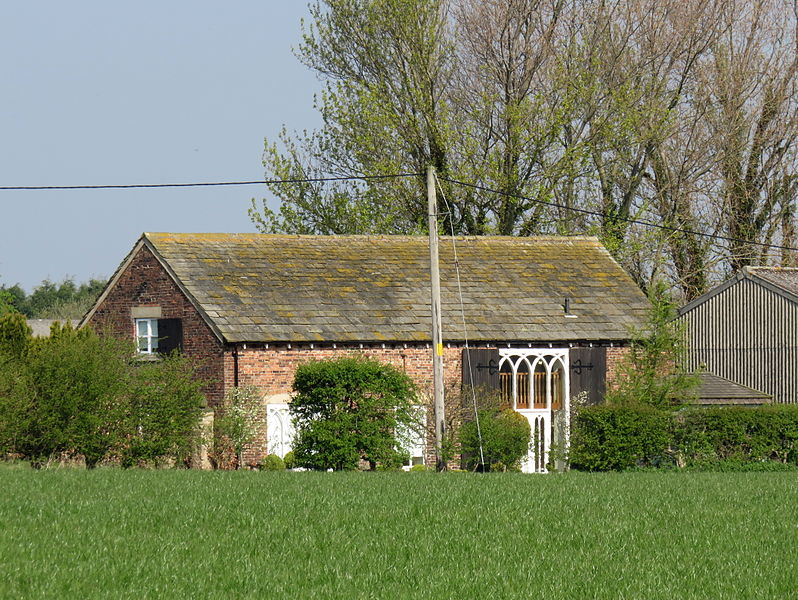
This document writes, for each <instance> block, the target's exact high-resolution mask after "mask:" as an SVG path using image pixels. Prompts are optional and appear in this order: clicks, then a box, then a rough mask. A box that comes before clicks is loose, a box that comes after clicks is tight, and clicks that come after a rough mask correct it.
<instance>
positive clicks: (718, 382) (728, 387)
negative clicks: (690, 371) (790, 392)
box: [697, 373, 773, 406]
mask: <svg viewBox="0 0 798 600" xmlns="http://www.w3.org/2000/svg"><path fill="white" fill-rule="evenodd" d="M698 377H699V388H698V401H697V403H698V404H702V405H705V406H714V405H729V404H731V405H751V406H759V405H761V404H768V403H770V402H771V401H772V399H773V398H772V397H771V396H770V395H769V394H766V393H765V392H760V391H759V390H755V389H754V388H750V387H748V386H745V385H741V384H739V383H735V382H734V381H731V380H730V379H726V378H725V377H720V376H719V375H715V374H713V373H699V375H698Z"/></svg>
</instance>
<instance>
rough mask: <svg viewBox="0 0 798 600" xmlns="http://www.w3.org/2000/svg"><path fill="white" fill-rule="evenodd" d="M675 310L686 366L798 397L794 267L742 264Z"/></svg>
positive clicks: (797, 275)
mask: <svg viewBox="0 0 798 600" xmlns="http://www.w3.org/2000/svg"><path fill="white" fill-rule="evenodd" d="M679 313H680V319H681V320H682V321H683V322H684V323H685V325H686V330H687V332H686V333H687V345H688V356H689V361H688V367H689V368H691V369H703V370H706V371H709V372H711V373H714V374H716V375H719V376H721V377H724V378H726V379H730V380H731V381H733V382H736V383H740V384H742V385H745V386H748V387H750V388H753V389H755V390H761V391H763V392H765V393H766V394H769V395H771V396H772V397H773V401H774V402H782V403H795V402H798V269H789V268H770V267H746V268H744V269H742V270H741V271H739V272H738V273H737V274H736V275H735V276H734V277H733V278H732V279H730V280H729V281H727V282H725V283H723V284H721V285H719V286H718V287H716V288H715V289H713V290H711V291H709V292H708V293H706V294H704V295H703V296H700V297H699V298H696V299H695V300H693V301H692V302H690V303H689V304H687V305H685V306H684V307H683V308H682V309H681V310H680V311H679Z"/></svg>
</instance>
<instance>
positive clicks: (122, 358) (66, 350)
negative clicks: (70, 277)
mask: <svg viewBox="0 0 798 600" xmlns="http://www.w3.org/2000/svg"><path fill="white" fill-rule="evenodd" d="M134 351H135V349H134V348H133V347H132V346H131V345H130V344H126V343H124V342H121V341H119V340H116V339H114V338H113V337H111V336H102V337H101V336H98V335H96V334H95V333H94V332H92V331H91V330H90V329H81V330H79V331H76V330H74V329H72V327H71V326H69V325H68V324H67V325H65V326H61V325H60V324H58V323H56V324H55V325H54V326H53V328H52V330H51V335H50V337H47V338H37V339H34V338H32V337H31V335H30V329H29V328H28V327H27V325H26V324H25V322H24V318H23V317H22V316H21V315H18V314H13V313H11V314H6V315H3V316H2V317H0V456H13V457H16V458H22V459H26V460H30V461H31V464H33V465H43V464H47V463H49V462H51V461H53V460H60V459H63V458H69V459H82V460H83V461H85V464H86V466H87V467H89V468H91V467H94V466H95V465H97V464H98V463H99V462H101V461H104V460H109V461H113V462H116V463H121V464H123V465H125V466H130V465H133V464H141V463H148V464H153V463H156V462H180V461H183V460H184V459H187V458H188V457H189V455H190V454H191V452H192V450H193V449H194V447H195V444H196V443H197V441H198V437H199V420H200V417H201V414H202V405H203V403H204V398H203V396H202V394H201V392H200V387H201V385H202V382H201V381H199V380H198V379H197V378H196V377H195V375H196V372H195V368H194V365H193V364H192V363H191V362H190V361H188V359H185V358H184V357H180V356H177V355H175V356H171V357H167V358H166V359H164V360H162V361H154V362H146V363H145V362H140V361H138V360H136V359H135V358H134V356H135V353H134Z"/></svg>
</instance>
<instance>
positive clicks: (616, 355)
mask: <svg viewBox="0 0 798 600" xmlns="http://www.w3.org/2000/svg"><path fill="white" fill-rule="evenodd" d="M627 354H629V348H628V347H617V346H615V347H613V348H607V389H608V390H609V389H612V388H613V387H615V382H616V381H617V379H618V375H619V367H620V364H621V362H622V361H623V359H624V358H625V357H626V355H627Z"/></svg>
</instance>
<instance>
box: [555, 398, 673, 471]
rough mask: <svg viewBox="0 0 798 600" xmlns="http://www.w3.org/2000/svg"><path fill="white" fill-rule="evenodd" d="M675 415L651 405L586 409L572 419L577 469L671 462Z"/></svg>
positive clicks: (616, 468)
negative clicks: (673, 417) (673, 416)
mask: <svg viewBox="0 0 798 600" xmlns="http://www.w3.org/2000/svg"><path fill="white" fill-rule="evenodd" d="M671 415H672V413H671V412H670V411H664V410H659V409H656V408H654V407H651V406H644V405H639V406H608V405H600V406H584V407H581V408H579V409H578V410H576V411H574V414H573V416H572V420H571V439H570V450H569V460H570V465H571V467H572V468H574V469H579V470H584V471H621V470H624V469H629V468H631V467H637V466H660V465H662V464H663V463H664V462H668V460H669V458H668V456H669V452H668V448H669V445H670V442H671V439H672V419H671Z"/></svg>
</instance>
